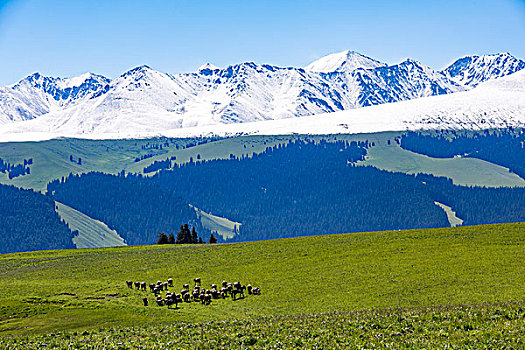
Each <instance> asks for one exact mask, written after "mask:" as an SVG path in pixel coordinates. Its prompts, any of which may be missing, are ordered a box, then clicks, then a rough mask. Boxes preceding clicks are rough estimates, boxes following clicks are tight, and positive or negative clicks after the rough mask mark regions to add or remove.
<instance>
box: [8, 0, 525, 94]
mask: <svg viewBox="0 0 525 350" xmlns="http://www.w3.org/2000/svg"><path fill="white" fill-rule="evenodd" d="M524 38H525V0H490V1H489V0H478V1H474V0H473V1H460V0H456V1H454V0H442V1H425V0H420V1H408V0H406V1H403V0H398V1H392V0H368V1H330V0H327V1H310V0H302V1H289V0H280V1H279V0H267V1H217V0H215V1H207V0H200V1H194V0H182V1H176V0H172V1H159V0H150V1H133V0H127V1H121V0H114V1H111V0H106V1H98V0H91V1H85V0H74V1H72V0H68V1H61V0H60V1H58V0H47V1H44V0H11V1H9V0H7V1H6V0H0V85H5V84H11V83H14V82H16V81H18V80H20V79H21V78H23V77H24V76H26V75H28V74H31V73H33V72H36V71H38V72H41V73H43V74H45V75H53V76H64V77H66V76H74V75H79V74H82V73H85V72H87V71H91V72H95V73H99V74H104V75H106V76H108V77H110V78H114V77H116V76H118V75H120V74H121V73H123V72H124V71H126V70H128V69H130V68H132V67H135V66H137V65H141V64H147V65H149V66H151V67H152V68H154V69H157V70H160V71H164V72H170V73H180V72H189V71H194V70H195V69H196V68H198V67H199V66H200V65H202V64H203V63H206V62H210V63H213V64H215V65H217V66H219V67H225V66H227V65H229V64H234V63H239V62H243V61H254V62H257V63H270V64H275V65H280V66H304V65H307V64H308V63H310V62H311V61H313V60H315V59H317V58H319V57H322V56H324V55H326V54H329V53H333V52H338V51H342V50H345V49H350V50H355V51H358V52H361V53H363V54H365V55H367V56H370V57H373V58H376V59H378V60H381V61H384V62H387V63H392V64H393V63H398V62H400V61H401V60H403V59H405V58H407V57H411V58H414V59H417V60H419V61H421V62H423V63H425V64H427V65H429V66H430V67H431V68H434V69H441V68H443V67H444V66H446V65H447V64H449V63H451V62H452V61H453V60H454V59H455V58H458V57H460V56H464V55H468V54H484V53H495V52H503V51H505V52H507V51H508V52H510V53H511V54H513V55H514V56H516V57H519V58H522V59H525V39H524Z"/></svg>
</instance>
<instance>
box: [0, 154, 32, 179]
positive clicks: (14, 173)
mask: <svg viewBox="0 0 525 350" xmlns="http://www.w3.org/2000/svg"><path fill="white" fill-rule="evenodd" d="M32 164H33V158H29V159H24V162H23V163H20V164H11V163H9V162H7V161H5V160H3V159H2V158H0V172H1V173H4V174H5V173H7V176H8V178H9V179H10V180H11V179H14V178H15V177H18V176H24V175H29V174H31V169H30V168H29V165H32Z"/></svg>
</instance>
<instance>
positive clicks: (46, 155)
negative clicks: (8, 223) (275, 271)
mask: <svg viewBox="0 0 525 350" xmlns="http://www.w3.org/2000/svg"><path fill="white" fill-rule="evenodd" d="M399 135H401V133H400V132H383V133H374V134H354V135H318V136H315V135H278V136H239V137H233V138H227V139H218V140H214V141H210V142H207V143H204V144H200V145H199V144H198V145H194V146H192V147H187V148H183V147H182V146H184V145H187V144H188V143H192V142H195V141H196V140H195V139H166V138H153V139H137V140H83V139H57V140H49V141H42V142H10V143H0V158H2V159H4V160H6V161H9V162H11V163H15V164H16V163H19V162H23V160H24V159H25V158H33V165H32V166H31V174H29V175H25V176H20V177H16V178H14V179H11V180H9V179H8V178H7V176H6V175H5V174H2V173H0V183H4V184H11V185H15V186H17V187H22V188H32V189H34V190H38V191H45V187H46V185H47V183H48V182H49V181H52V180H54V179H60V178H61V177H62V176H67V175H69V173H73V174H80V173H85V172H90V171H100V172H104V173H110V174H117V173H119V172H121V171H123V170H124V171H125V172H128V173H142V171H143V169H144V168H145V167H146V166H148V165H151V164H152V163H153V162H155V161H159V160H165V159H166V158H167V157H176V163H178V164H183V163H186V162H188V161H189V160H190V158H193V159H194V160H196V159H197V157H200V159H202V160H212V159H228V158H230V154H233V155H234V156H236V157H241V156H251V155H252V154H253V153H254V152H255V153H261V152H263V151H265V149H266V147H271V146H275V145H277V144H286V143H287V142H288V141H289V140H295V139H307V140H312V139H313V140H320V139H325V140H327V141H330V140H334V139H337V140H348V141H365V140H368V141H369V142H370V143H372V142H373V143H374V144H375V146H374V147H371V148H369V150H368V152H369V155H368V157H367V160H366V161H365V162H364V163H363V165H372V166H375V167H378V168H380V169H384V170H390V171H398V172H405V173H417V172H423V173H429V174H433V175H436V176H445V177H449V178H451V179H452V180H453V181H454V182H455V183H457V184H469V185H481V186H525V180H524V179H521V178H520V177H518V176H517V175H515V174H512V173H509V172H508V169H506V168H504V167H501V166H498V165H495V164H492V163H489V162H486V161H482V160H478V159H473V158H469V159H466V158H453V159H452V158H451V159H441V158H431V157H427V156H423V155H420V154H417V153H413V152H409V151H406V150H403V149H402V148H400V147H399V146H398V145H397V144H396V143H395V142H394V138H395V137H397V136H399ZM388 140H391V141H392V142H391V145H390V146H388V145H387V141H388ZM166 141H168V143H169V147H164V148H163V149H151V148H148V149H145V148H143V146H144V147H148V146H150V145H152V144H158V145H160V144H163V143H165V142H166ZM177 145H178V146H179V148H178V149H177V147H176V146H177ZM70 155H73V156H74V161H73V162H71V161H70V160H69V156H70ZM144 155H150V156H151V157H150V158H147V159H144V160H141V161H139V162H135V158H137V157H141V156H144ZM79 157H80V158H82V164H80V165H79V164H78V162H77V159H78V158H79Z"/></svg>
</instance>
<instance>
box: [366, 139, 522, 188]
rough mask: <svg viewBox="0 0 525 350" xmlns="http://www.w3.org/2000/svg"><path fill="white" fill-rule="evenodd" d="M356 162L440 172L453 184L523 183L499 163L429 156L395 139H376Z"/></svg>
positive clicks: (407, 171) (405, 170) (411, 171)
mask: <svg viewBox="0 0 525 350" xmlns="http://www.w3.org/2000/svg"><path fill="white" fill-rule="evenodd" d="M359 164H360V165H371V166H373V167H376V168H379V169H382V170H388V171H395V172H400V173H405V174H417V173H425V174H432V175H435V176H444V177H448V178H450V179H452V181H453V182H454V183H455V184H456V185H464V186H486V187H502V186H509V187H514V186H520V187H523V186H525V180H524V179H522V178H521V177H519V176H518V175H516V174H515V173H512V172H509V169H508V168H505V167H502V166H500V165H496V164H493V163H490V162H487V161H484V160H481V159H476V158H462V157H455V158H432V157H429V156H425V155H422V154H418V153H414V152H410V151H407V150H404V149H403V148H401V147H400V146H399V145H398V144H397V143H395V142H392V143H391V144H390V145H387V144H386V143H384V142H378V144H377V145H376V146H375V147H371V148H369V149H368V154H367V157H366V160H365V161H363V162H359Z"/></svg>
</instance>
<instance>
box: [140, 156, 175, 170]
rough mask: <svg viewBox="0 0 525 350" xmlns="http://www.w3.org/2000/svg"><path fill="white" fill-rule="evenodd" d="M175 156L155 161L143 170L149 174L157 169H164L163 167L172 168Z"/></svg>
mask: <svg viewBox="0 0 525 350" xmlns="http://www.w3.org/2000/svg"><path fill="white" fill-rule="evenodd" d="M174 158H175V157H171V159H170V158H166V160H157V161H154V162H153V163H151V164H150V165H148V166H147V167H145V168H144V170H143V172H144V174H148V173H153V172H155V171H158V170H162V169H169V168H171V160H172V159H174Z"/></svg>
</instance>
